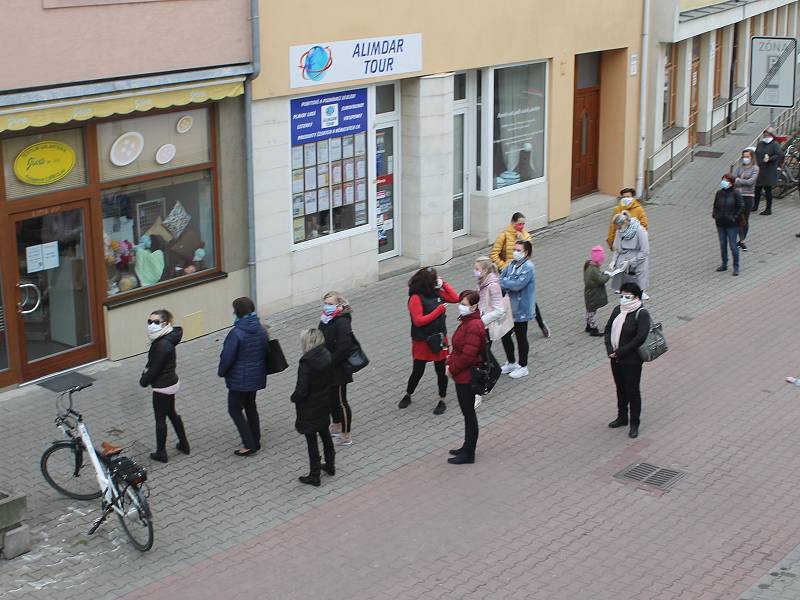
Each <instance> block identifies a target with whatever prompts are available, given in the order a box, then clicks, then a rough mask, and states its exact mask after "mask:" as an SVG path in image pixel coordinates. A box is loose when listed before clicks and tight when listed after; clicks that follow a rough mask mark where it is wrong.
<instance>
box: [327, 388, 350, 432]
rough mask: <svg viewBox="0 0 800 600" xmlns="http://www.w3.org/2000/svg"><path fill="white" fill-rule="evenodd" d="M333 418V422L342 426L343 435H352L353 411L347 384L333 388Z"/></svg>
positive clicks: (331, 392)
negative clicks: (348, 398)
mask: <svg viewBox="0 0 800 600" xmlns="http://www.w3.org/2000/svg"><path fill="white" fill-rule="evenodd" d="M330 394H331V416H332V417H333V422H334V423H338V424H339V425H341V426H342V433H350V426H351V424H352V420H353V411H351V410H350V404H348V402H347V384H344V385H332V386H331V391H330Z"/></svg>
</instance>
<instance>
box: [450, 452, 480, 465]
mask: <svg viewBox="0 0 800 600" xmlns="http://www.w3.org/2000/svg"><path fill="white" fill-rule="evenodd" d="M447 462H449V463H450V464H451V465H471V464H473V463H474V462H475V457H474V456H467V454H466V452H462V453H461V454H456V455H455V456H454V457H453V458H448V459H447Z"/></svg>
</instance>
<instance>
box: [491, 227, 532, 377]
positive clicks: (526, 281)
mask: <svg viewBox="0 0 800 600" xmlns="http://www.w3.org/2000/svg"><path fill="white" fill-rule="evenodd" d="M532 250H533V248H532V246H531V243H530V242H528V241H523V242H517V243H516V244H515V245H514V254H513V258H514V260H513V261H511V264H509V265H508V266H507V267H506V268H505V269H503V272H502V273H501V274H500V287H501V288H502V289H503V291H504V292H505V293H506V294H507V295H508V297H509V300H510V301H511V314H512V315H513V317H514V329H512V330H511V331H509V332H508V333H506V334H505V335H504V336H503V338H502V339H503V349H504V350H505V352H506V359H507V360H506V364H504V365H503V366H502V367H501V369H500V370H501V371H502V372H503V373H507V374H508V376H509V377H511V378H512V379H519V378H520V377H525V376H526V375H528V350H529V345H528V322H529V321H532V320H533V319H534V317H535V313H536V308H535V307H536V271H535V269H534V266H533V263H532V262H531V260H530V257H531V252H532ZM513 337H516V338H517V346H519V359H518V360H517V359H516V358H515V356H514V340H513Z"/></svg>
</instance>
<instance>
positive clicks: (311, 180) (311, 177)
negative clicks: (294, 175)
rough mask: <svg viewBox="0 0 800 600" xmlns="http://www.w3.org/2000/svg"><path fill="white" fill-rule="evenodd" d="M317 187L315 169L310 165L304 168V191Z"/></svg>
mask: <svg viewBox="0 0 800 600" xmlns="http://www.w3.org/2000/svg"><path fill="white" fill-rule="evenodd" d="M315 189H317V169H316V167H310V168H308V169H306V191H308V190H315Z"/></svg>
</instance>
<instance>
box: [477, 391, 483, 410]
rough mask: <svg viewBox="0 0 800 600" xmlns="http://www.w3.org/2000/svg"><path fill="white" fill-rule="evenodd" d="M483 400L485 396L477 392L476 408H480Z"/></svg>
mask: <svg viewBox="0 0 800 600" xmlns="http://www.w3.org/2000/svg"><path fill="white" fill-rule="evenodd" d="M481 402H483V397H482V396H481V395H480V394H475V408H478V407H479V406H480V405H481Z"/></svg>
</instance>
